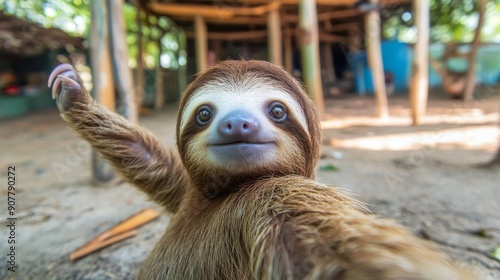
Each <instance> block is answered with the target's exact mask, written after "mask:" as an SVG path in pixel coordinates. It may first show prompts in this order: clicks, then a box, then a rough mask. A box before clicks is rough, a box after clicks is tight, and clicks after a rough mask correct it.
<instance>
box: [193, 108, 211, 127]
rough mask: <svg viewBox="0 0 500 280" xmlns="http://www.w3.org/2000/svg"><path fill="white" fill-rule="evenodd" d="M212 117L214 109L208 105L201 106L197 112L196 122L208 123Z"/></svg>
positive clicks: (200, 123)
mask: <svg viewBox="0 0 500 280" xmlns="http://www.w3.org/2000/svg"><path fill="white" fill-rule="evenodd" d="M211 118H212V109H211V108H210V107H208V106H201V107H200V108H199V109H198V112H197V113H196V123H198V124H199V125H206V124H207V123H208V122H209V121H210V119H211Z"/></svg>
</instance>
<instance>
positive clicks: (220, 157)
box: [208, 141, 277, 165]
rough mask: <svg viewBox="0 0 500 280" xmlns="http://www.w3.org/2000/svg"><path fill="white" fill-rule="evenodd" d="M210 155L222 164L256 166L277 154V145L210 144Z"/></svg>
mask: <svg viewBox="0 0 500 280" xmlns="http://www.w3.org/2000/svg"><path fill="white" fill-rule="evenodd" d="M208 148H209V154H210V155H211V156H212V157H213V159H214V160H216V161H220V162H221V163H222V164H224V165H226V164H233V165H234V164H236V165H240V164H256V163H262V162H264V161H265V159H266V158H268V157H269V156H272V155H274V154H275V153H276V149H277V143H276V142H274V141H265V142H260V141H259V142H253V141H252V142H250V141H236V142H226V143H213V144H209V146H208Z"/></svg>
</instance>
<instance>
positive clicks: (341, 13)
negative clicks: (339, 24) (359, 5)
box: [318, 9, 361, 21]
mask: <svg viewBox="0 0 500 280" xmlns="http://www.w3.org/2000/svg"><path fill="white" fill-rule="evenodd" d="M359 15H361V12H360V11H359V10H358V9H345V10H337V11H329V12H324V13H320V14H318V20H319V21H325V20H329V19H332V18H334V19H339V18H347V17H355V16H359Z"/></svg>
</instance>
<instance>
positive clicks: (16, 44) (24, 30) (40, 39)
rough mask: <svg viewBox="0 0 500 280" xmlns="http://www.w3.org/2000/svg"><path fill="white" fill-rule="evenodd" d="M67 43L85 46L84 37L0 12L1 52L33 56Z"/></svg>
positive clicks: (77, 46) (80, 46) (74, 45)
mask: <svg viewBox="0 0 500 280" xmlns="http://www.w3.org/2000/svg"><path fill="white" fill-rule="evenodd" d="M67 45H71V46H73V47H76V48H83V38H79V37H72V36H70V35H68V34H67V33H65V32H64V31H62V30H60V29H57V28H44V27H42V26H39V25H37V24H35V23H32V22H29V21H26V20H23V19H20V18H17V17H15V16H11V15H7V14H5V13H1V12H0V54H4V55H6V54H7V55H19V56H32V55H37V54H40V53H42V52H43V51H44V50H47V49H59V48H62V47H65V46H67Z"/></svg>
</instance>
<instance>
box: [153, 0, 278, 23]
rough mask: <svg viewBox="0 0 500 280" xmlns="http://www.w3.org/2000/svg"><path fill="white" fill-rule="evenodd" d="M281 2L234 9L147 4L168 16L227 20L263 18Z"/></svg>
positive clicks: (192, 5)
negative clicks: (246, 17) (197, 16)
mask: <svg viewBox="0 0 500 280" xmlns="http://www.w3.org/2000/svg"><path fill="white" fill-rule="evenodd" d="M279 6H280V2H279V1H273V2H270V3H269V4H265V5H260V6H255V7H232V6H230V5H195V4H178V3H166V2H152V3H149V4H147V7H148V9H149V10H151V11H153V12H154V13H158V14H161V15H166V16H196V15H199V16H202V17H204V18H219V19H227V18H232V17H236V16H262V15H265V14H267V13H268V12H270V11H273V10H276V9H278V8H279Z"/></svg>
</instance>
